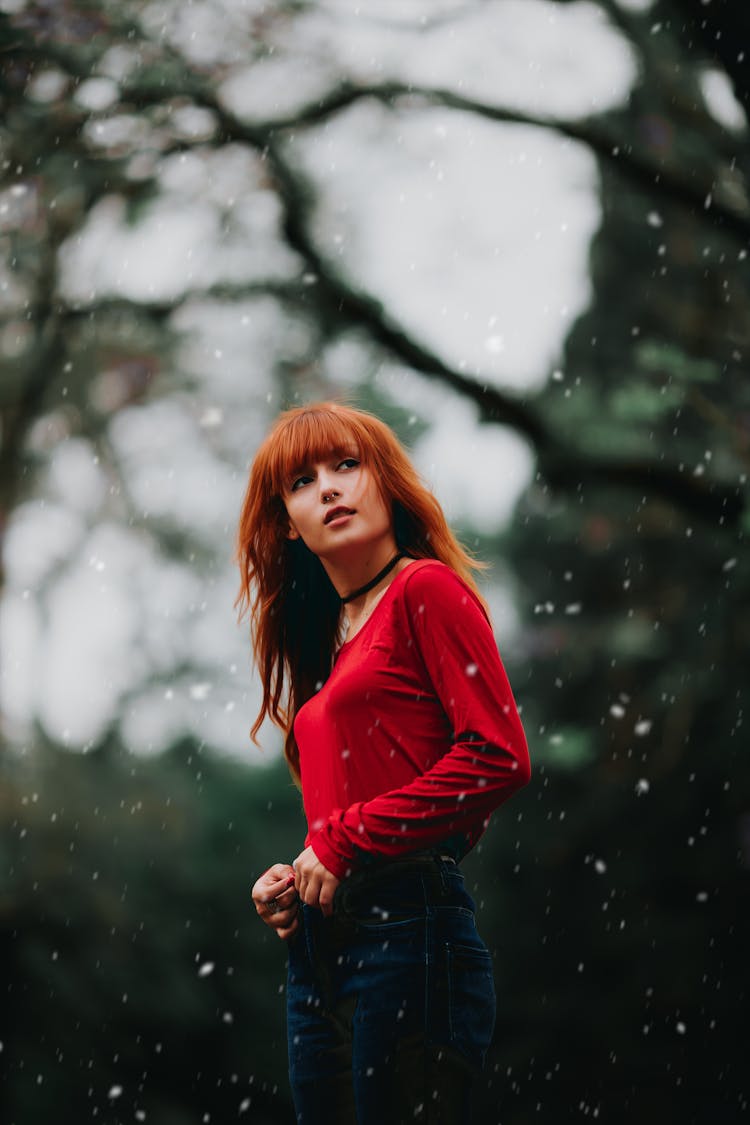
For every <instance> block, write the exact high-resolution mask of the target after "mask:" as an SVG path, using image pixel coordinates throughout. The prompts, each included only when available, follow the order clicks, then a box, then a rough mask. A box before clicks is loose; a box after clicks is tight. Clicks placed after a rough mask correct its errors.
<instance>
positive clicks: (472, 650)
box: [310, 567, 530, 879]
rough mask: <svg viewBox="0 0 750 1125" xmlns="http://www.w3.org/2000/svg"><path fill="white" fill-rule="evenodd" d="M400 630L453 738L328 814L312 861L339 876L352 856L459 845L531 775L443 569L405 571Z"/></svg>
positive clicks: (461, 593)
mask: <svg viewBox="0 0 750 1125" xmlns="http://www.w3.org/2000/svg"><path fill="white" fill-rule="evenodd" d="M403 616H404V620H403V627H404V630H405V635H406V637H407V638H408V639H409V641H410V642H411V645H412V646H413V651H414V659H416V660H417V661H419V662H421V665H422V668H423V671H424V674H425V682H426V683H427V684H428V685H431V687H432V690H433V691H434V693H435V695H436V696H437V698H438V699H439V701H440V704H441V705H442V707H443V710H444V711H445V714H446V716H447V718H448V721H449V724H450V728H451V730H452V732H453V735H452V741H451V744H450V746H449V748H448V749H447V750H446V752H445V754H443V755H442V757H440V758H439V759H438V761H437V762H436V763H435V764H434V765H433V766H432V767H431V768H430V769H428V770H426V772H425V773H423V774H420V775H419V776H417V777H415V778H414V780H413V781H410V782H409V783H408V784H407V785H404V786H402V787H400V788H398V789H393V790H390V791H388V792H386V793H382V794H380V795H379V796H377V797H374V798H372V799H371V800H368V801H362V802H358V803H357V804H353V805H351V806H350V807H349V808H347V809H335V810H334V812H333V813H332V814H331V816H330V818H329V820H328V822H327V824H325V825H324V826H323V828H322V829H320V830H319V831H318V832H317V833H315V835H313V836H312V838H311V839H310V845H311V847H312V849H313V851H314V852H315V854H316V856H317V857H318V859H319V860H320V862H321V863H322V864H323V865H324V866H325V867H327V868H328V870H329V871H331V872H333V874H334V875H336V876H337V877H338V878H340V879H343V878H345V877H346V876H347V875H348V874H350V873H351V871H352V870H353V868H354V866H355V865H356V858H355V857H356V855H357V851H358V850H361V851H365V852H371V853H375V854H378V855H383V856H390V857H393V856H397V855H401V854H403V853H405V852H410V851H414V850H418V849H423V848H428V847H431V846H433V845H435V844H439V843H440V842H441V841H445V840H447V839H448V838H449V837H455V836H457V835H458V836H461V835H463V836H464V837H465V838H466V840H467V849H466V850H468V847H470V846H471V845H472V844H473V843H475V842H476V839H477V838H478V837H479V835H481V832H482V831H483V830H484V828H485V827H486V824H487V820H488V818H489V816H490V814H491V813H492V811H493V810H494V809H496V808H497V807H498V806H499V805H500V804H502V803H503V801H506V800H507V799H508V797H510V796H511V794H513V793H514V792H515V791H516V790H517V789H520V788H521V787H522V786H523V785H525V784H526V783H527V782H528V780H529V778H530V764H529V754H528V749H527V745H526V738H525V736H524V732H523V727H522V725H521V720H520V718H519V715H518V711H517V709H516V705H515V701H514V699H513V694H512V692H511V688H510V684H509V683H508V678H507V676H506V674H505V669H504V668H503V665H502V662H501V660H500V656H499V653H498V650H497V645H496V643H495V638H494V635H493V633H492V628H491V626H490V623H489V621H488V619H487V616H486V614H485V612H484V609H483V608H482V606H481V604H480V603H479V601H478V600H477V598H476V597H475V596H474V594H473V592H472V591H471V590H470V589H469V587H468V586H466V585H465V584H464V583H463V582H462V580H461V579H460V578H459V577H458V575H456V574H455V572H454V571H452V570H450V568H448V567H425V568H420V569H418V570H416V571H415V573H414V575H413V576H412V575H409V576H408V578H407V581H406V583H405V589H404V595H403Z"/></svg>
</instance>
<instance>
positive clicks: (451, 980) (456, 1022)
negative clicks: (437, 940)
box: [445, 942, 495, 1066]
mask: <svg viewBox="0 0 750 1125" xmlns="http://www.w3.org/2000/svg"><path fill="white" fill-rule="evenodd" d="M445 950H446V959H447V965H446V968H447V977H448V1026H449V1033H450V1040H451V1044H452V1045H453V1046H454V1047H455V1048H456V1049H457V1050H458V1051H460V1052H461V1054H462V1055H464V1056H465V1057H466V1058H468V1059H469V1060H470V1061H471V1062H473V1063H475V1064H476V1065H477V1066H481V1065H482V1063H483V1062H484V1056H485V1054H486V1052H487V1048H488V1047H489V1045H490V1043H491V1041H492V1033H493V1031H494V1028H495V984H494V980H493V976H492V958H491V957H490V954H489V952H488V951H487V949H486V948H484V947H477V946H471V945H461V944H459V943H458V942H447V943H446V947H445Z"/></svg>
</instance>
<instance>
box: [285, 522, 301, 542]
mask: <svg viewBox="0 0 750 1125" xmlns="http://www.w3.org/2000/svg"><path fill="white" fill-rule="evenodd" d="M286 537H287V539H291V540H294V539H299V537H300V534H299V532H298V531H297V528H296V527H295V526H294V524H293V523H292V522H291V520H290V521H289V527H288V528H287V533H286Z"/></svg>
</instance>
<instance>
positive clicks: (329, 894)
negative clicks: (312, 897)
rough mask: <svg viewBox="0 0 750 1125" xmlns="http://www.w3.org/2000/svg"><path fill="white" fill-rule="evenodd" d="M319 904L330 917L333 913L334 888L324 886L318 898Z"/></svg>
mask: <svg viewBox="0 0 750 1125" xmlns="http://www.w3.org/2000/svg"><path fill="white" fill-rule="evenodd" d="M318 905H319V907H320V909H321V910H322V912H323V916H324V917H325V918H329V917H330V916H331V914H333V890H331V889H330V888H328V887H323V890H322V891H321V892H320V897H319V898H318Z"/></svg>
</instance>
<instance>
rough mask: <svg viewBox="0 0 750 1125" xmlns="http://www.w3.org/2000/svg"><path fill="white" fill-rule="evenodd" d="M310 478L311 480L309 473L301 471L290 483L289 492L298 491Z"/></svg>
mask: <svg viewBox="0 0 750 1125" xmlns="http://www.w3.org/2000/svg"><path fill="white" fill-rule="evenodd" d="M311 480H312V477H311V476H310V474H309V473H302V474H301V475H300V476H298V477H295V478H294V480H293V481H292V483H291V485H290V486H289V491H290V492H298V491H299V489H300V488H302V486H303V485H304V484H307V483H308V481H311Z"/></svg>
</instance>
